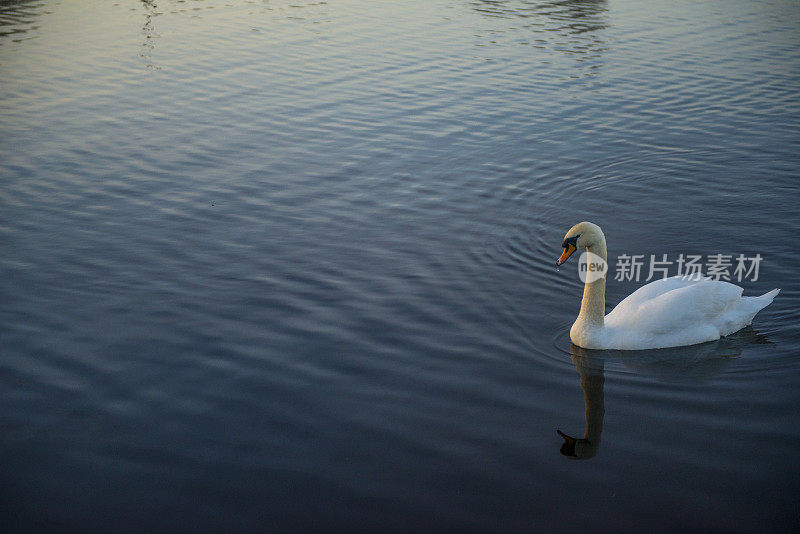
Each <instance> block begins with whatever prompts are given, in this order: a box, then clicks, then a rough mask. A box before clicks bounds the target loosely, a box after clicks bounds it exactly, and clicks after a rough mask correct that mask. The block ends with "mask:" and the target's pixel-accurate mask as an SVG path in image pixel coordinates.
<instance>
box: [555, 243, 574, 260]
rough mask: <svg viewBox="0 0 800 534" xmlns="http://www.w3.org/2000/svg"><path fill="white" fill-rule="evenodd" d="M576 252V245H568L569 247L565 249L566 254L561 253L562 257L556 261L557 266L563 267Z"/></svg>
mask: <svg viewBox="0 0 800 534" xmlns="http://www.w3.org/2000/svg"><path fill="white" fill-rule="evenodd" d="M575 250H577V249H576V248H575V245H573V244H572V243H567V246H566V247H564V252H562V253H561V257H560V258H558V259H557V260H556V265H561V264H562V263H564V262H565V261H567V258H569V257H570V256H572V253H573V252H575Z"/></svg>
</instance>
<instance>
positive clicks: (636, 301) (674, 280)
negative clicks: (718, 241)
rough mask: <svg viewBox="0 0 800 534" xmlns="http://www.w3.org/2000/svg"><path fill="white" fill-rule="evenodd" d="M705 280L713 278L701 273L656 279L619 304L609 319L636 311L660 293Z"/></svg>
mask: <svg viewBox="0 0 800 534" xmlns="http://www.w3.org/2000/svg"><path fill="white" fill-rule="evenodd" d="M704 280H711V279H710V278H704V277H702V276H699V275H693V276H672V277H670V278H662V279H660V280H655V281H653V282H650V283H649V284H645V285H643V286H642V287H640V288H639V289H637V290H636V291H634V292H633V293H631V294H630V295H628V296H627V297H625V298H624V299H623V300H622V302H620V303H619V304H617V306H616V308H614V309H613V310H612V311H611V313H609V314H608V316H607V319H612V320H613V319H614V317H613V316H628V315H630V314H632V313H635V312H636V310H637V309H638V308H639V306H641V305H642V304H643V303H645V302H649V301H651V300H653V299H654V298H656V297H658V296H659V295H663V294H665V293H668V292H670V291H672V290H675V289H680V288H682V287H687V286H691V285H694V284H697V283H699V282H702V281H704Z"/></svg>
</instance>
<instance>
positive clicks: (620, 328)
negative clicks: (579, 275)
mask: <svg viewBox="0 0 800 534" xmlns="http://www.w3.org/2000/svg"><path fill="white" fill-rule="evenodd" d="M561 246H562V247H563V248H564V251H563V253H562V254H561V257H560V258H558V260H557V261H556V265H561V264H563V263H564V262H565V261H567V258H569V257H570V256H571V255H572V253H573V252H575V251H576V250H578V249H586V250H587V251H588V252H590V253H592V254H595V255H597V256H599V257H600V258H602V260H603V262H607V261H608V253H607V251H606V237H605V235H604V234H603V231H602V230H601V229H600V227H599V226H597V225H596V224H594V223H590V222H581V223H578V224H576V225H575V226H573V227H572V228H570V229H569V231H568V232H567V234H566V235H565V236H564V241H563V243H562V245H561ZM589 257H590V258H591V256H589ZM592 278H597V279H596V280H592ZM779 292H780V290H779V289H773V290H772V291H769V292H768V293H765V294H763V295H761V296H760V297H743V296H742V288H741V287H739V286H737V285H734V284H731V283H728V282H723V281H715V280H712V279H711V278H707V277H703V276H701V275H699V274H697V275H693V276H673V277H671V278H664V279H662V280H656V281H654V282H650V283H649V284H645V285H643V286H642V287H640V288H639V289H637V290H636V291H634V292H633V293H631V294H630V295H629V296H628V297H626V298H625V299H624V300H623V301H622V302H620V303H619V304H618V305H617V307H616V308H614V309H613V310H611V312H610V313H609V314H608V315H605V316H604V314H605V305H606V279H605V272H603V276H600V277H587V278H586V283H585V285H584V288H583V300H582V301H581V311H580V313H579V314H578V318H577V319H576V320H575V323H574V324H573V325H572V328H570V331H569V337H570V339H571V340H572V343H574V344H575V345H577V346H579V347H582V348H585V349H608V350H643V349H660V348H666V347H680V346H685V345H695V344H697V343H705V342H707V341H714V340H716V339H719V338H721V337H723V336H727V335H728V334H732V333H734V332H736V331H737V330H740V329H742V328H744V327H745V326H747V325H749V324H750V323H752V322H753V317H755V315H756V314H757V313H758V312H759V311H760V310H762V309H763V308H764V307H766V306H767V305H769V304H770V303H771V302H772V299H774V298H775V296H776V295H777V294H778V293H779Z"/></svg>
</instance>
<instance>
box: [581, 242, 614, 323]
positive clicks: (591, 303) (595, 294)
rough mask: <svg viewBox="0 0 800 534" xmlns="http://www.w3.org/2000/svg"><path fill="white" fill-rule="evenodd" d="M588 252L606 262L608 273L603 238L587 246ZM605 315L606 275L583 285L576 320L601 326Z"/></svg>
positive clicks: (606, 254)
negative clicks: (581, 298)
mask: <svg viewBox="0 0 800 534" xmlns="http://www.w3.org/2000/svg"><path fill="white" fill-rule="evenodd" d="M586 250H588V251H589V252H591V253H592V254H596V255H597V256H600V257H601V258H603V261H604V262H606V267H605V268H606V275H607V274H608V252H607V251H606V241H605V238H603V239H602V240H601V241H600V243H598V244H596V245H592V246H591V247H587V249H586ZM605 315H606V276H604V277H602V278H600V279H599V280H595V281H594V282H589V281H588V280H587V282H586V284H585V285H584V286H583V300H582V301H581V311H580V313H579V314H578V320H581V319H582V320H583V321H584V322H587V323H590V324H592V325H593V326H601V327H602V326H603V317H605Z"/></svg>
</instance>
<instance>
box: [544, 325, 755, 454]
mask: <svg viewBox="0 0 800 534" xmlns="http://www.w3.org/2000/svg"><path fill="white" fill-rule="evenodd" d="M760 343H768V341H767V339H766V336H764V335H761V334H757V333H756V332H755V331H754V330H753V328H752V327H750V326H748V327H746V328H744V329H742V330H740V331H739V332H737V333H735V334H732V335H730V336H728V337H725V338H722V339H718V340H716V341H711V342H709V343H703V344H700V345H691V346H688V347H674V348H669V349H653V350H641V351H611V350H589V349H583V348H581V347H578V346H576V345H571V346H570V354H571V355H572V363H573V364H574V365H575V369H577V371H578V374H579V375H580V384H581V389H582V390H583V401H584V404H585V416H586V426H585V428H584V432H583V437H582V438H576V437H573V436H570V435H568V434H566V433H564V432H562V431H561V430H560V429H559V430H556V432H558V435H559V436H561V437H562V438H563V440H564V442H563V444H562V445H561V454H563V455H564V456H566V457H568V458H572V459H578V460H588V459H589V458H592V457H594V456H596V455H597V452H598V450H599V448H600V440H601V435H602V433H603V417H604V415H605V402H604V396H603V386H604V383H605V363H606V361H607V360H611V359H616V360H618V361H620V362H621V363H622V364H623V365H624V366H625V367H627V368H629V369H631V370H632V371H634V372H635V373H637V374H641V375H645V376H649V377H652V378H655V379H656V380H659V381H661V382H671V383H682V384H698V383H702V382H704V381H705V380H707V379H709V378H711V377H713V376H715V375H717V374H718V373H720V372H721V371H722V370H723V369H724V368H725V367H727V366H728V365H729V364H730V362H731V360H732V358H734V357H736V356H740V355H741V354H742V347H744V346H745V345H750V344H760Z"/></svg>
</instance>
